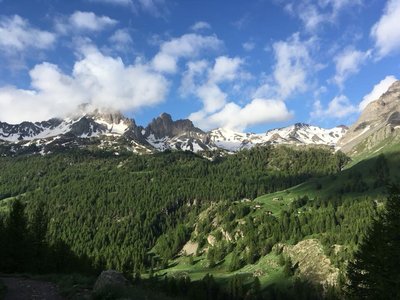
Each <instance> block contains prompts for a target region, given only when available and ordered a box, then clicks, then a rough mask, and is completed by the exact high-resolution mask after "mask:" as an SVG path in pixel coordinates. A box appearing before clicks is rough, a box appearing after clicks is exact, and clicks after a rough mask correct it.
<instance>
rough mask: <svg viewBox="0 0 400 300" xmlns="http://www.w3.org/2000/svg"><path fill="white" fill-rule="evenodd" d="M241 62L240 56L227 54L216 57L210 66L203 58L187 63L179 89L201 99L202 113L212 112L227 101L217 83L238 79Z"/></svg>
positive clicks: (240, 72)
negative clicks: (228, 55) (232, 56)
mask: <svg viewBox="0 0 400 300" xmlns="http://www.w3.org/2000/svg"><path fill="white" fill-rule="evenodd" d="M242 64H243V60H242V59H241V58H239V57H234V58H231V57H227V56H220V57H217V58H216V59H215V62H214V65H213V66H212V67H209V64H208V63H207V62H206V61H204V60H202V61H198V62H194V63H193V62H191V63H188V64H187V70H186V71H185V73H184V76H183V78H182V84H181V91H183V94H189V93H192V94H194V95H195V96H197V97H198V98H199V99H200V100H201V101H202V103H203V108H202V110H201V111H202V113H205V114H210V113H214V112H215V111H217V110H219V109H221V108H222V107H223V106H224V105H225V104H226V102H227V94H226V93H225V92H223V91H222V90H221V88H220V86H219V84H221V83H224V82H231V81H233V80H235V79H239V78H240V77H241V76H242V74H243V73H242V71H241V66H242ZM205 73H206V74H205ZM195 79H197V81H195Z"/></svg>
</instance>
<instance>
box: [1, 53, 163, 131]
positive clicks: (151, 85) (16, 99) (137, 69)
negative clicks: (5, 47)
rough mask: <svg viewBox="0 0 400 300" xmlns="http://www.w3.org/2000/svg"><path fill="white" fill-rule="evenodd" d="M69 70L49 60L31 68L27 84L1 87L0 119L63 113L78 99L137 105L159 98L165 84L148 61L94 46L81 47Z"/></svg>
mask: <svg viewBox="0 0 400 300" xmlns="http://www.w3.org/2000/svg"><path fill="white" fill-rule="evenodd" d="M80 51H81V52H82V59H81V60H79V61H77V62H76V63H75V65H74V67H73V71H72V74H71V75H67V74H65V73H63V72H62V71H61V70H60V69H59V68H58V67H57V66H55V65H53V64H49V63H42V64H40V65H37V66H36V67H34V68H33V69H32V70H31V71H30V73H29V74H30V77H31V89H30V90H21V89H18V88H16V87H3V88H1V89H0V107H2V109H1V111H0V120H3V121H6V122H11V123H17V122H21V121H26V120H30V121H38V120H44V119H48V118H51V117H54V116H65V115H66V114H68V113H71V112H73V111H74V110H76V108H77V106H78V105H79V104H83V103H89V104H91V105H93V106H94V107H98V108H109V107H111V108H113V109H120V110H128V109H129V110H137V109H139V108H141V107H145V106H153V105H156V104H158V103H160V102H161V101H163V99H164V97H165V95H166V93H167V92H168V87H169V84H168V82H167V80H166V79H165V78H164V77H163V76H162V75H160V74H157V73H155V72H153V71H151V69H150V68H149V66H147V65H143V64H140V63H135V64H133V65H125V64H124V63H123V62H122V60H121V59H120V58H113V57H110V56H105V55H103V54H102V53H101V52H100V51H99V50H98V49H97V48H95V47H93V46H86V47H84V48H82V49H80Z"/></svg>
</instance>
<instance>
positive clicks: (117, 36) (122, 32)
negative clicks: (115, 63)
mask: <svg viewBox="0 0 400 300" xmlns="http://www.w3.org/2000/svg"><path fill="white" fill-rule="evenodd" d="M108 40H109V41H110V42H111V43H112V44H113V48H115V49H117V50H119V51H126V50H127V48H128V47H130V46H131V45H132V44H133V40H132V37H131V35H130V33H129V30H128V29H126V28H124V29H118V30H117V31H115V32H114V33H113V35H112V36H110V38H109V39H108Z"/></svg>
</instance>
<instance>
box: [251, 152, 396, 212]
mask: <svg viewBox="0 0 400 300" xmlns="http://www.w3.org/2000/svg"><path fill="white" fill-rule="evenodd" d="M382 147H383V148H382ZM382 155H383V156H384V159H385V160H386V165H387V169H388V170H387V172H386V174H385V176H384V177H386V178H382V176H381V174H380V172H381V171H382V170H380V168H384V167H385V166H383V165H382V164H384V163H382V162H381V161H380V160H379V159H381V158H382ZM399 177H400V145H392V144H390V145H387V146H381V145H377V147H376V149H375V150H373V151H372V152H368V153H363V154H362V155H359V156H357V157H355V158H353V160H352V161H351V162H350V163H349V164H348V165H347V166H346V168H345V169H344V170H343V171H341V172H340V173H338V174H335V175H329V176H324V177H321V178H313V179H310V180H308V181H306V182H304V183H302V184H299V185H297V186H294V187H291V188H288V189H286V190H283V191H279V192H276V193H271V194H266V195H263V196H261V197H258V198H257V199H256V201H257V202H259V203H260V204H262V205H263V207H265V208H266V209H269V210H270V211H272V212H273V213H274V214H276V213H278V212H279V211H281V210H282V209H283V208H285V207H287V206H288V204H290V203H291V202H292V201H293V200H295V199H297V198H300V197H304V196H308V197H309V198H310V199H315V198H325V199H329V198H332V197H338V196H341V197H344V198H359V197H366V196H367V197H377V198H382V196H384V194H385V187H384V185H385V184H384V183H381V184H379V183H378V182H379V180H381V179H384V180H385V181H386V183H390V182H394V181H396V179H397V178H399ZM352 186H353V187H352Z"/></svg>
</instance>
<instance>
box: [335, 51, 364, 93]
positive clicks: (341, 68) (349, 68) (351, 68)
mask: <svg viewBox="0 0 400 300" xmlns="http://www.w3.org/2000/svg"><path fill="white" fill-rule="evenodd" d="M370 56H371V51H366V52H363V51H359V50H356V49H354V48H352V47H349V48H347V49H345V50H344V51H342V52H341V53H339V54H338V55H337V56H336V57H335V58H334V61H335V64H336V75H335V76H334V81H335V82H336V83H337V84H338V85H339V86H342V84H343V83H344V81H345V80H346V79H347V78H348V77H349V76H350V75H353V74H356V73H358V71H359V70H360V67H361V65H362V64H364V63H365V61H366V60H367V59H368V58H369V57H370Z"/></svg>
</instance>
